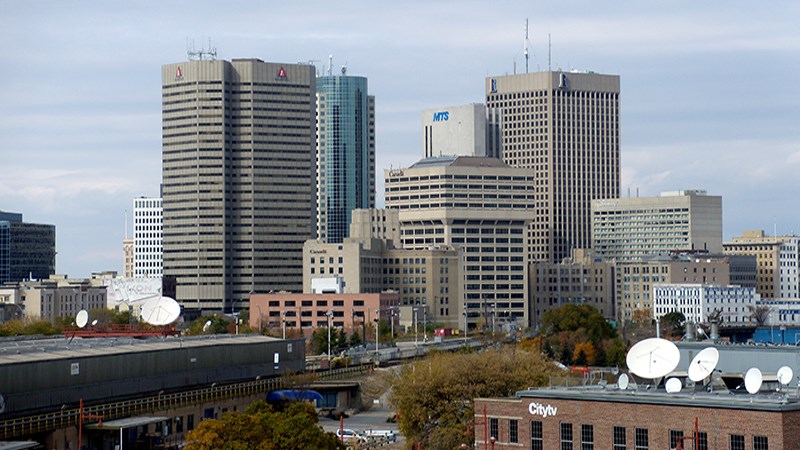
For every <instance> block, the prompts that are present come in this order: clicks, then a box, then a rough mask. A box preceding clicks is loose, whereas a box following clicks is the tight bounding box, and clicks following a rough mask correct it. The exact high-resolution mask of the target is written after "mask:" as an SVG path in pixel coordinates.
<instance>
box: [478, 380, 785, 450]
mask: <svg viewBox="0 0 800 450" xmlns="http://www.w3.org/2000/svg"><path fill="white" fill-rule="evenodd" d="M695 421H697V430H698V433H697V438H698V442H697V446H696V447H695V446H694V444H693V442H692V441H691V440H684V441H683V442H682V445H683V448H685V449H687V448H688V449H697V450H708V449H737V450H745V449H746V450H768V449H774V450H778V449H783V450H797V449H800V402H799V401H798V398H797V397H796V396H788V397H787V396H785V395H784V396H780V395H779V396H776V395H774V393H771V392H769V393H767V392H765V393H759V394H755V395H752V396H751V395H749V394H747V393H744V394H738V393H737V394H733V395H732V394H731V393H729V392H727V391H726V392H724V393H722V394H709V393H706V392H705V389H702V390H701V391H698V392H695V391H692V392H688V393H679V394H667V393H666V392H665V391H664V390H663V388H661V389H660V390H658V389H656V390H645V389H644V388H641V387H640V389H639V390H631V388H629V389H628V390H624V391H621V390H619V389H617V387H616V386H613V387H612V385H608V386H606V387H601V386H591V387H581V388H549V389H531V390H526V391H520V392H517V394H516V395H515V396H514V397H511V398H494V399H483V398H479V399H476V400H475V427H474V429H475V448H480V449H490V448H493V449H495V450H510V449H515V450H517V449H532V450H551V449H558V448H561V449H573V448H574V449H594V448H597V449H613V450H623V449H630V450H634V449H635V450H648V449H658V450H661V449H664V450H667V449H675V448H676V446H677V443H678V441H679V438H681V437H686V438H691V437H694V436H695ZM492 440H494V442H492Z"/></svg>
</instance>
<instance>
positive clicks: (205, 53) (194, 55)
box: [186, 38, 217, 61]
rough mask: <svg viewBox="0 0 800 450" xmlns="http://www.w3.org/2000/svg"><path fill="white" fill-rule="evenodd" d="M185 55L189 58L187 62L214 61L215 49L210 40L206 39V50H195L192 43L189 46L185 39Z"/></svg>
mask: <svg viewBox="0 0 800 450" xmlns="http://www.w3.org/2000/svg"><path fill="white" fill-rule="evenodd" d="M186 54H187V55H188V56H189V61H214V60H216V59H217V48H216V47H213V46H212V45H211V38H208V48H207V49H205V48H201V49H200V50H196V49H195V46H194V41H192V45H191V46H190V45H189V39H188V38H187V39H186Z"/></svg>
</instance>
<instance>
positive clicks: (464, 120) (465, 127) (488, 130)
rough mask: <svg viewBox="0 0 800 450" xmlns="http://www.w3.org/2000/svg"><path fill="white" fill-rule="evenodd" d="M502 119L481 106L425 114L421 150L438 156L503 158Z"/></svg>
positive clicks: (429, 156) (436, 110)
mask: <svg viewBox="0 0 800 450" xmlns="http://www.w3.org/2000/svg"><path fill="white" fill-rule="evenodd" d="M501 120H502V115H501V114H499V111H498V110H492V109H487V108H486V106H485V105H483V104H480V103H472V104H469V105H461V106H449V107H445V108H436V109H427V110H425V111H423V112H422V148H423V152H424V157H425V158H432V157H435V156H451V155H460V156H483V157H490V158H501V157H502V147H501V146H502V139H501V135H502V123H501Z"/></svg>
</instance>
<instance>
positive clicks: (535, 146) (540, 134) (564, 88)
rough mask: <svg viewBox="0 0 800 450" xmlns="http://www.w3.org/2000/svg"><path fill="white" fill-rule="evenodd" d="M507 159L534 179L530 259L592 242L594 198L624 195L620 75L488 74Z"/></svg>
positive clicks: (555, 258)
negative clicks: (621, 173)
mask: <svg viewBox="0 0 800 450" xmlns="http://www.w3.org/2000/svg"><path fill="white" fill-rule="evenodd" d="M485 92H486V107H487V108H490V109H498V110H500V111H501V113H500V114H501V120H500V123H501V124H502V128H501V129H502V138H501V140H502V149H503V150H502V151H503V161H505V162H506V163H508V165H510V166H512V167H518V168H524V169H526V171H527V173H528V175H529V176H532V177H534V179H535V187H536V190H535V196H534V197H533V198H532V199H531V207H532V209H533V211H534V212H535V217H534V219H533V220H532V221H531V224H530V228H529V230H528V238H529V240H530V260H531V261H550V262H560V261H562V260H563V259H564V258H569V257H570V255H571V252H572V249H573V248H591V216H590V213H591V203H590V202H591V201H592V200H595V199H608V198H618V197H619V186H620V162H619V150H620V126H619V122H620V105H619V94H620V83H619V76H616V75H600V74H596V73H573V72H570V73H567V72H562V71H550V72H538V73H525V74H517V75H506V76H498V77H489V78H487V79H486V84H485Z"/></svg>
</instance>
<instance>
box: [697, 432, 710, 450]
mask: <svg viewBox="0 0 800 450" xmlns="http://www.w3.org/2000/svg"><path fill="white" fill-rule="evenodd" d="M697 450H708V433H706V432H705V431H700V432H699V433H697Z"/></svg>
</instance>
